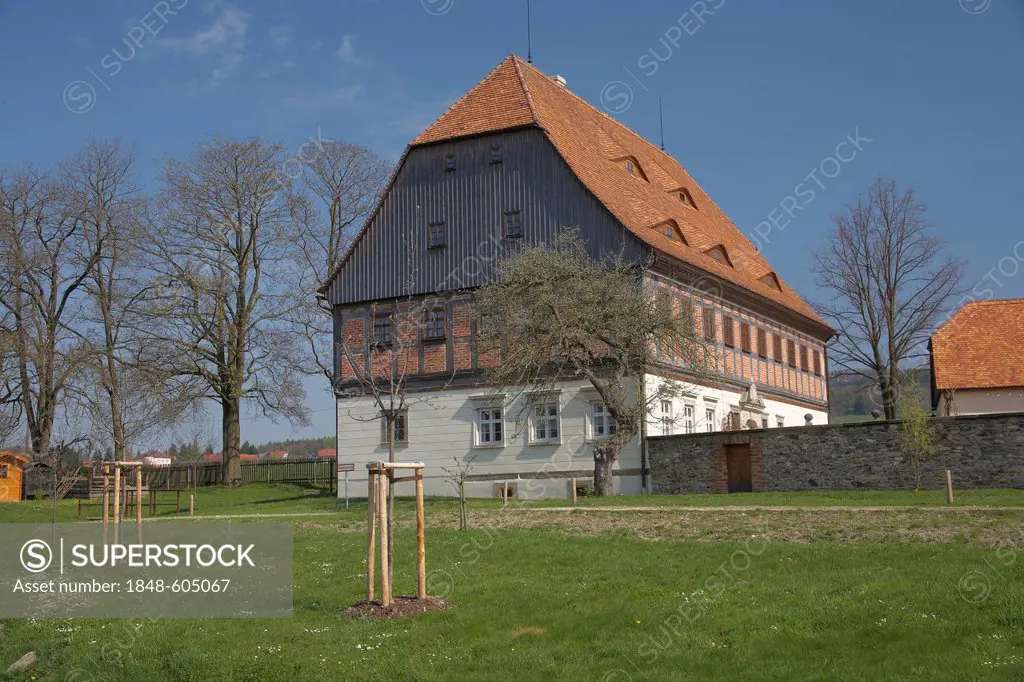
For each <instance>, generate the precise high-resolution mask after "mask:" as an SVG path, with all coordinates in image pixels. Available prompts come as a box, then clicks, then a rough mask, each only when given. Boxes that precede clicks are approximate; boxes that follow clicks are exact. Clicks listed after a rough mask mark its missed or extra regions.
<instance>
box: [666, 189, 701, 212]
mask: <svg viewBox="0 0 1024 682" xmlns="http://www.w3.org/2000/svg"><path fill="white" fill-rule="evenodd" d="M672 194H673V195H675V197H676V199H678V200H679V203H681V204H682V205H683V206H689V207H690V208H697V204H695V203H693V197H692V196H690V193H689V192H688V191H687V190H686V189H684V188H682V187H680V188H679V189H675V190H672Z"/></svg>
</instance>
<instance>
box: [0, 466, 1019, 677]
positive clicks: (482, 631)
mask: <svg viewBox="0 0 1024 682" xmlns="http://www.w3.org/2000/svg"><path fill="white" fill-rule="evenodd" d="M200 494H201V495H202V496H203V497H202V498H201V499H202V500H203V502H202V504H200V506H199V507H198V509H199V511H200V512H201V513H203V514H218V515H235V514H249V513H261V512H263V513H271V514H283V513H289V514H291V513H314V514H316V515H314V516H308V517H295V518H293V519H284V520H287V521H290V522H292V523H293V524H294V525H295V528H296V538H295V554H294V555H295V572H294V573H295V602H294V617H293V618H291V619H288V620H162V621H145V620H135V621H125V620H121V621H118V620H56V621H54V620H35V621H32V620H6V621H0V680H3V679H17V680H22V679H24V680H29V679H33V677H34V678H35V679H38V680H94V679H95V680H104V679H111V680H139V679H145V680H261V681H262V680H299V679H403V680H406V679H407V680H444V679H452V678H457V679H485V678H486V679H528V680H534V679H537V680H540V679H572V680H577V679H587V680H608V681H612V680H615V681H620V680H666V679H667V680H675V679H678V680H684V679H686V680H689V679H722V680H725V679H749V680H793V679H811V680H814V679H820V680H862V679H880V680H887V679H888V680H932V679H963V680H969V679H971V680H973V679H979V678H985V679H1006V680H1012V679H1021V678H1022V677H1024V653H1021V652H1022V651H1024V649H1022V646H1024V562H1021V563H1017V561H1016V552H1015V549H1014V547H1015V546H1018V545H1019V543H1021V542H1024V510H1021V511H1020V512H1017V511H1010V512H1004V511H996V510H988V511H981V512H979V511H959V510H958V511H954V512H940V511H931V510H929V509H928V508H927V505H928V504H930V503H925V505H924V508H915V506H914V505H917V504H919V503H918V502H914V501H912V500H914V498H912V497H906V496H902V495H900V494H897V495H895V496H893V497H891V498H888V499H890V500H896V499H903V500H904V504H903V505H901V506H908V505H909V506H908V508H907V509H906V510H905V511H900V512H899V513H896V514H894V513H892V512H878V511H870V510H855V511H847V510H829V509H828V508H827V507H828V506H834V505H836V504H842V505H844V506H862V507H871V506H878V505H889V504H894V502H891V501H884V502H883V501H876V500H877V496H872V495H867V497H868V498H872V497H874V498H875V499H874V500H872V501H864V500H861V499H860V497H859V496H860V495H863V494H844V495H842V496H840V497H841V498H843V499H844V501H843V502H841V503H840V502H832V501H829V500H831V496H823V497H814V498H810V499H813V500H815V501H820V504H821V508H820V509H818V510H812V511H809V512H808V511H800V512H796V511H780V510H774V511H773V510H771V509H768V510H764V511H758V512H756V513H753V512H746V511H739V510H729V509H722V510H720V511H712V512H700V511H693V510H687V509H686V506H687V505H688V506H710V505H711V503H712V502H717V501H719V500H724V499H726V498H727V496H709V497H699V496H698V497H696V499H695V500H690V498H689V497H687V498H685V499H674V498H662V497H659V498H643V501H644V502H653V503H657V504H663V505H670V504H671V505H675V506H676V507H678V508H677V509H669V510H668V511H664V510H656V511H652V512H641V513H636V512H615V511H597V510H594V511H590V510H587V509H586V508H584V509H581V510H575V511H570V512H561V511H551V510H544V509H534V508H531V507H530V506H523V505H514V506H513V507H512V508H509V509H504V510H503V509H500V508H498V507H497V505H496V504H495V503H494V502H483V501H480V502H474V503H473V505H472V509H471V515H470V516H471V528H472V530H471V531H470V532H468V533H459V532H458V531H457V530H455V524H456V514H455V507H454V505H453V504H452V503H451V502H450V501H447V500H430V501H429V504H428V512H427V513H428V533H427V567H428V572H429V573H430V579H429V581H428V586H429V588H430V592H431V593H432V594H436V595H439V596H444V597H446V598H447V599H448V600H449V601H450V602H451V603H452V606H453V608H452V610H451V611H449V612H447V613H444V614H436V615H430V616H422V617H417V618H407V619H402V620H395V621H390V622H361V621H351V620H348V619H346V618H344V616H343V615H342V611H343V610H344V608H345V607H347V606H349V605H351V604H352V603H354V602H356V601H358V600H359V599H361V598H363V596H364V589H365V588H364V581H365V565H364V559H365V537H364V535H363V534H364V533H365V525H364V523H363V517H364V515H365V507H363V506H362V505H361V504H359V503H357V504H355V505H354V507H353V509H352V510H350V511H348V512H345V511H344V510H341V511H337V503H336V501H335V500H334V499H333V498H331V497H327V496H322V495H317V494H316V493H315V491H314V492H313V493H312V494H311V493H310V491H306V490H302V489H300V488H297V487H294V486H263V485H261V486H249V487H246V488H245V489H242V490H237V491H214V490H206V491H203V490H200ZM729 497H731V496H729ZM739 497H757V498H758V499H757V501H756V502H754V503H753V504H757V505H763V506H766V507H770V506H779V505H792V504H795V503H794V502H793V501H792V499H791V498H790V499H788V500H787V501H785V502H782V501H779V499H776V498H774V497H771V496H739ZM787 497H789V496H779V498H780V499H785V498H787ZM1012 498H1013V495H1011V494H1009V493H1000V492H999V491H977V493H976V494H975V495H974V499H975V500H976V501H975V502H974V504H985V503H986V501H987V502H988V503H989V504H990V505H991V506H1017V505H1013V504H1012V503H1008V502H1007V500H1010V499H1012ZM626 501H628V503H629V504H635V503H636V502H637V501H636V500H624V499H621V498H618V499H615V500H613V502H616V503H623V502H626ZM595 503H596V501H594V500H588V501H587V504H595ZM750 503H751V502H748V504H750ZM804 503H806V502H804ZM59 511H60V513H61V514H65V513H67V512H68V511H70V514H68V516H67V518H66V520H71V519H72V518H73V517H74V507H73V505H69V504H67V503H65V504H63V505H61V506H60V507H59ZM170 512H171V513H172V514H173V508H172V509H171V510H170ZM324 512H328V513H327V514H324ZM50 514H51V511H50V507H48V506H47V505H46V503H44V502H32V503H26V504H21V505H8V506H0V522H11V521H29V520H31V521H46V520H49V518H50ZM164 516H166V514H165V515H164ZM398 517H399V525H400V527H399V529H398V543H397V545H398V550H399V551H398V568H397V570H396V591H397V592H398V593H399V594H409V593H411V592H414V589H415V577H414V574H413V571H414V566H415V559H414V556H413V552H414V547H415V542H414V537H413V534H412V533H413V531H412V528H411V525H410V519H411V514H410V505H409V504H408V502H407V501H404V500H403V501H402V502H401V504H400V507H399V514H398ZM273 520H275V521H281V520H282V519H281V518H274V519H273ZM180 522H182V523H188V522H187V521H180ZM1015 543H1016V544H1015ZM29 650H35V651H37V652H38V655H39V662H38V663H37V664H36V665H35V666H33V667H32V668H31V669H29V670H28V671H26V672H25V673H19V674H16V675H6V676H5V675H4V673H3V672H2V671H3V670H4V669H5V668H6V666H7V665H8V664H9V663H10V662H13V661H15V660H17V659H18V658H19V657H20V656H21V655H22V654H24V653H25V652H27V651H29ZM103 651H105V652H106V655H105V656H104V655H103V654H102V653H101V652H103Z"/></svg>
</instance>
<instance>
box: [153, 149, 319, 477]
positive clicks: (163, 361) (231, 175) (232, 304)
mask: <svg viewBox="0 0 1024 682" xmlns="http://www.w3.org/2000/svg"><path fill="white" fill-rule="evenodd" d="M281 156H282V152H281V147H280V146H279V145H274V144H268V143H265V142H263V141H262V140H259V139H250V140H243V141H227V140H215V141H213V142H211V143H205V144H202V145H200V146H199V147H198V149H197V150H196V151H195V153H194V155H193V156H192V158H190V159H188V160H187V161H180V160H173V161H171V162H169V163H168V164H167V168H166V171H165V173H164V189H163V191H162V194H161V205H160V215H159V218H158V221H157V225H156V227H155V229H154V230H153V233H152V235H151V242H152V245H153V246H152V248H151V249H150V252H149V253H150V257H151V258H150V261H151V262H150V267H151V268H152V269H153V270H154V271H156V272H157V273H158V275H157V279H158V282H159V283H160V285H161V288H162V289H161V290H162V293H163V296H162V302H161V305H160V306H157V308H156V309H154V311H153V314H151V315H150V317H149V319H148V321H147V326H149V327H150V329H151V333H152V334H154V335H155V337H156V339H157V340H158V341H159V342H160V344H161V345H159V346H157V348H160V351H159V354H158V355H154V354H153V352H152V351H151V349H144V350H143V356H142V359H143V361H144V362H149V363H151V364H152V365H153V366H154V367H156V368H158V369H159V371H161V372H162V373H164V374H165V375H173V376H176V377H178V379H179V381H185V382H187V381H198V383H199V384H201V386H202V388H203V393H202V396H203V397H205V398H208V399H211V400H214V401H216V402H217V403H218V404H219V406H220V409H221V423H222V442H223V445H222V456H223V467H224V482H225V484H227V485H238V484H240V483H241V463H240V460H239V458H238V454H239V446H240V437H241V424H240V420H241V411H242V406H243V403H245V402H248V403H250V404H251V405H253V406H255V407H256V408H257V409H258V410H260V411H261V413H262V414H264V415H266V416H268V417H271V418H273V417H277V416H282V417H284V418H286V419H288V420H289V421H293V422H298V423H302V424H305V423H307V421H308V416H307V411H306V408H305V405H304V398H305V394H304V392H303V390H302V385H301V371H300V370H301V359H302V358H301V351H300V349H299V344H298V343H296V339H295V335H294V334H293V333H291V332H290V330H289V329H288V326H287V321H288V319H289V316H290V315H291V313H292V312H293V311H294V310H295V307H296V306H297V304H298V301H299V300H300V296H301V293H302V292H296V291H294V290H293V289H292V288H291V287H290V286H288V283H289V282H290V281H292V280H293V276H292V274H291V273H290V272H289V267H290V266H291V264H292V263H293V259H292V258H291V255H290V251H289V244H290V243H291V241H292V240H291V239H290V237H291V235H292V234H293V233H294V231H295V229H296V225H295V221H294V210H293V209H294V205H293V200H294V195H293V194H292V193H291V188H290V187H289V186H287V184H285V185H282V182H281V178H280V177H279V175H278V172H277V169H278V168H279V166H280V163H281Z"/></svg>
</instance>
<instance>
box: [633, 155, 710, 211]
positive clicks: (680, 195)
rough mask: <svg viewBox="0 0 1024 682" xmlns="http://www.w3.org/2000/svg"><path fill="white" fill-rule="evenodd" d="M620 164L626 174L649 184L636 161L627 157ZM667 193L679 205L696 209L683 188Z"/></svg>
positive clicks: (691, 197) (695, 205)
mask: <svg viewBox="0 0 1024 682" xmlns="http://www.w3.org/2000/svg"><path fill="white" fill-rule="evenodd" d="M621 162H622V165H623V167H624V168H625V169H626V172H627V173H629V174H630V175H633V176H636V177H638V178H640V179H641V180H644V181H646V182H650V180H648V179H647V173H645V172H644V169H643V168H642V167H641V166H640V162H639V161H637V160H636V159H635V158H634V157H632V156H627V157H626V158H625V159H621ZM668 193H669V194H671V195H672V196H674V197H675V198H676V199H678V200H679V203H681V204H682V205H683V206H689V207H690V208H697V204H695V203H694V202H693V196H692V195H691V194H690V192H689V190H687V189H686V188H685V187H676V188H673V189H670V190H668Z"/></svg>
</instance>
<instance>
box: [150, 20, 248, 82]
mask: <svg viewBox="0 0 1024 682" xmlns="http://www.w3.org/2000/svg"><path fill="white" fill-rule="evenodd" d="M249 19H250V15H249V14H247V13H245V12H243V11H241V10H239V9H235V8H233V7H229V8H227V9H225V10H223V11H222V12H221V13H220V15H219V16H218V17H217V18H216V19H215V20H214V22H213V23H212V24H210V25H209V26H207V27H204V28H200V29H199V30H197V31H196V32H195V33H193V34H192V35H190V36H187V37H185V38H165V39H163V40H161V41H160V43H159V44H160V45H162V46H163V47H165V48H167V49H169V50H172V51H175V52H181V53H184V54H188V55H191V56H193V57H214V56H215V57H217V59H218V63H217V65H216V66H215V67H214V69H213V71H212V72H211V73H210V78H209V81H208V85H210V86H216V85H218V84H220V83H221V82H222V81H224V80H225V79H227V78H228V77H230V76H231V75H232V74H233V73H234V72H235V71H237V70H238V67H239V66H241V65H242V62H244V61H245V36H246V32H247V31H248V30H249Z"/></svg>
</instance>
